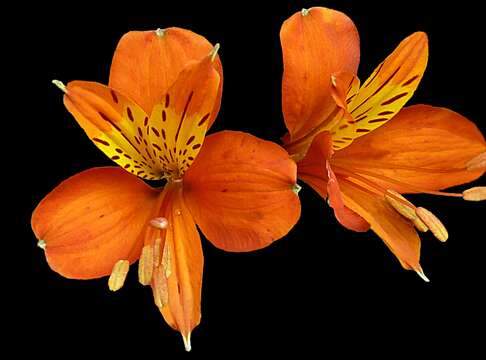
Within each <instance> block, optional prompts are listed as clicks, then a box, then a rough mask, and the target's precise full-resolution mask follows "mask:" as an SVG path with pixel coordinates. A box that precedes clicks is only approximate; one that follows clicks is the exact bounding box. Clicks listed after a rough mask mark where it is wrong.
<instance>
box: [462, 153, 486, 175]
mask: <svg viewBox="0 0 486 360" xmlns="http://www.w3.org/2000/svg"><path fill="white" fill-rule="evenodd" d="M484 168H486V152H483V153H481V154H479V155H477V156H475V157H473V158H472V159H471V160H469V161H468V162H467V164H466V169H467V170H469V171H474V170H480V169H484Z"/></svg>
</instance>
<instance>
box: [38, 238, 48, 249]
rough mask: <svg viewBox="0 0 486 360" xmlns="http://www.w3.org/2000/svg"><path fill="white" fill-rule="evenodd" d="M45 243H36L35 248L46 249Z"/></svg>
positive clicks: (40, 241) (42, 241)
mask: <svg viewBox="0 0 486 360" xmlns="http://www.w3.org/2000/svg"><path fill="white" fill-rule="evenodd" d="M46 245H47V244H46V242H45V241H44V240H39V241H37V246H38V247H40V248H41V249H42V250H45V249H46Z"/></svg>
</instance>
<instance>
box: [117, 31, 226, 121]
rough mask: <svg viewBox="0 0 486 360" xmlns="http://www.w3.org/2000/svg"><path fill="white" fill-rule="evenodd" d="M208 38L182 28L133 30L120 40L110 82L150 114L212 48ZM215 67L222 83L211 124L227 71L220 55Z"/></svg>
mask: <svg viewBox="0 0 486 360" xmlns="http://www.w3.org/2000/svg"><path fill="white" fill-rule="evenodd" d="M212 48H213V45H211V44H210V43H209V42H208V41H207V40H206V39H205V38H204V37H202V36H200V35H198V34H195V33H193V32H192V31H189V30H185V29H180V28H168V29H165V30H158V31H131V32H129V33H127V34H125V35H124V36H123V37H122V38H121V39H120V42H119V43H118V46H117V48H116V51H115V54H114V56H113V61H112V64H111V71H110V82H109V85H110V87H112V88H113V89H115V90H118V91H119V92H121V93H123V94H125V95H126V96H128V97H129V98H130V99H132V100H133V101H135V102H136V103H138V104H139V105H140V106H141V107H142V109H143V110H144V111H145V112H146V113H147V114H150V113H151V112H152V109H153V107H154V106H155V105H156V104H158V103H160V102H162V100H163V97H164V95H165V94H166V93H167V91H168V90H169V88H170V87H171V86H172V84H173V83H174V82H175V81H176V79H177V77H178V76H179V73H180V72H181V71H182V70H183V69H184V68H185V67H186V65H187V64H188V63H189V62H190V61H193V60H196V61H199V60H201V59H203V58H204V57H206V56H207V54H208V53H209V52H210V51H211V49H212ZM215 67H216V69H217V71H218V72H219V74H220V77H221V82H220V84H219V89H218V97H217V101H215V103H214V108H213V109H212V110H211V114H212V116H211V117H210V119H209V120H208V121H209V126H211V124H212V123H213V121H214V119H215V117H216V114H217V113H218V111H219V105H220V101H221V93H222V86H223V81H222V79H223V70H222V67H221V62H220V61H219V58H217V59H216V60H215Z"/></svg>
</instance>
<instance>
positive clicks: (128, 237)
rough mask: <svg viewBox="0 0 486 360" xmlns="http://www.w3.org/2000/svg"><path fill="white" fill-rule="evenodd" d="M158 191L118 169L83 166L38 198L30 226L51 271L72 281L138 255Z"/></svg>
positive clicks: (106, 271) (108, 269) (105, 272)
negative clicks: (38, 201) (43, 196)
mask: <svg viewBox="0 0 486 360" xmlns="http://www.w3.org/2000/svg"><path fill="white" fill-rule="evenodd" d="M158 195H159V192H158V191H156V190H153V189H151V188H150V187H149V186H147V185H146V184H145V183H144V182H142V181H140V180H138V179H137V178H136V177H135V176H131V175H129V174H127V173H126V172H125V171H123V170H121V169H118V168H95V169H91V170H87V171H84V172H82V173H79V174H77V175H74V176H73V177H71V178H69V179H67V180H65V181H64V182H62V183H61V184H60V185H59V186H58V187H56V188H55V189H54V190H53V191H52V192H51V193H50V194H49V195H47V196H46V197H45V198H44V199H43V200H42V201H41V202H40V204H39V205H38V206H37V208H36V209H35V211H34V213H33V215H32V229H33V230H34V233H35V235H36V237H37V239H39V240H43V241H44V242H45V245H46V246H45V252H46V257H47V261H48V262H49V265H50V267H51V268H52V269H53V270H54V271H56V272H58V273H60V274H61V275H63V276H65V277H68V278H75V279H91V278H97V277H101V276H105V275H109V274H110V273H111V271H112V269H113V266H114V265H115V263H117V261H118V260H128V261H129V262H130V263H133V262H134V261H136V260H137V259H138V257H139V255H140V251H141V248H142V245H143V234H142V230H143V228H144V227H145V226H146V225H147V224H148V221H149V216H150V212H151V211H152V208H153V205H154V204H155V201H156V199H157V197H158Z"/></svg>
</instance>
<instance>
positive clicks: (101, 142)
mask: <svg viewBox="0 0 486 360" xmlns="http://www.w3.org/2000/svg"><path fill="white" fill-rule="evenodd" d="M93 141H95V142H97V143H100V144H103V145H105V146H110V143H109V142H108V141H105V140H101V139H98V138H93Z"/></svg>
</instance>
